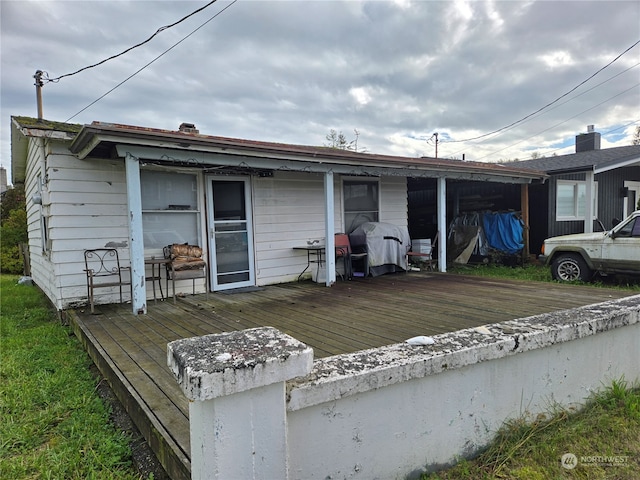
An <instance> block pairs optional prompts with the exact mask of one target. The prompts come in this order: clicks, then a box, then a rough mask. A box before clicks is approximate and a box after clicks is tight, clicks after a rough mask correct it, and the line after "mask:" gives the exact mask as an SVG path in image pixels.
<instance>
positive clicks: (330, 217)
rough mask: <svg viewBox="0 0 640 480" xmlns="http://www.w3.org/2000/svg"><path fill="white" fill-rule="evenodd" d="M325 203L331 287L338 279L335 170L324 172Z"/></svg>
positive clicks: (328, 269)
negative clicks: (334, 198)
mask: <svg viewBox="0 0 640 480" xmlns="http://www.w3.org/2000/svg"><path fill="white" fill-rule="evenodd" d="M324 205H325V212H326V217H325V220H324V222H325V223H324V226H325V228H324V230H325V243H324V244H325V259H326V267H327V268H326V278H327V280H326V285H327V287H330V286H331V285H332V284H334V283H335V281H336V247H335V245H336V243H335V242H336V239H335V236H334V235H335V225H334V224H335V204H334V201H333V172H331V171H329V172H326V173H325V174H324Z"/></svg>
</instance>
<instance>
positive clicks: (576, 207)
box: [555, 180, 598, 222]
mask: <svg viewBox="0 0 640 480" xmlns="http://www.w3.org/2000/svg"><path fill="white" fill-rule="evenodd" d="M560 186H572V187H573V214H572V215H560V212H559V211H558V205H559V203H560V202H558V194H559V192H560ZM581 186H584V188H585V191H586V186H587V182H586V181H584V180H558V181H557V183H556V192H555V202H556V212H555V213H556V221H558V222H571V221H584V220H585V215H584V213H582V214H581V215H580V214H579V212H580V208H581V207H582V210H583V211H584V210H585V205H582V206H581V205H580V203H581V202H580V193H579V189H580V187H581ZM593 186H594V188H593V217H592V220H595V219H596V218H597V217H598V213H597V212H598V182H593Z"/></svg>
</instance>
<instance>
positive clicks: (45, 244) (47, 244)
mask: <svg viewBox="0 0 640 480" xmlns="http://www.w3.org/2000/svg"><path fill="white" fill-rule="evenodd" d="M36 185H37V187H36V188H37V190H36V191H37V195H38V196H39V197H40V206H39V207H38V208H39V210H40V239H41V240H42V252H43V253H44V254H45V255H46V254H47V253H49V251H50V250H51V241H50V240H49V222H48V219H47V216H46V215H45V211H44V210H45V209H44V207H43V206H42V192H43V190H44V182H43V180H42V175H40V174H38V177H37V179H36Z"/></svg>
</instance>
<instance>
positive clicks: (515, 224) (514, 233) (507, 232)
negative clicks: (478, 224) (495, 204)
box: [482, 212, 524, 255]
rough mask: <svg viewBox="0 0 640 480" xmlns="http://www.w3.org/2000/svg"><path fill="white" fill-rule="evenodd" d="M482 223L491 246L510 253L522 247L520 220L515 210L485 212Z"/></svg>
mask: <svg viewBox="0 0 640 480" xmlns="http://www.w3.org/2000/svg"><path fill="white" fill-rule="evenodd" d="M482 224H483V227H484V234H485V237H486V238H487V242H488V243H489V246H490V247H491V248H495V249H496V250H500V251H502V252H507V253H509V254H512V255H513V254H514V253H517V252H518V251H520V250H522V249H523V248H524V242H523V240H522V230H523V227H522V221H521V220H520V219H519V218H518V216H517V214H516V213H515V212H507V213H485V214H483V215H482Z"/></svg>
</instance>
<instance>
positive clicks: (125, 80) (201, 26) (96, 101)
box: [65, 0, 238, 123]
mask: <svg viewBox="0 0 640 480" xmlns="http://www.w3.org/2000/svg"><path fill="white" fill-rule="evenodd" d="M237 1H238V0H233V1H232V2H231V3H230V4H229V5H227V6H226V7H224V8H223V9H222V10H220V11H219V12H217V13H216V14H215V15H213V16H212V17H210V18H209V19H208V20H207V21H206V22H204V23H202V24H201V25H200V26H199V27H197V28H196V29H195V30H193V31H191V33H189V34H188V35H186V36H184V37H183V38H182V39H180V40H178V41H177V42H176V43H174V44H173V45H172V46H170V47H169V48H167V49H166V50H165V51H164V52H162V53H161V54H160V55H158V56H157V57H155V58H154V59H153V60H151V61H150V62H149V63H147V64H145V65H143V66H142V67H140V68H139V69H138V70H136V71H135V72H134V73H132V74H131V75H129V76H128V77H127V78H125V79H124V80H122V81H121V82H120V83H118V84H117V85H116V86H115V87H113V88H111V89H110V90H108V91H107V92H105V93H104V94H102V95H101V96H99V97H98V98H96V99H95V100H94V101H93V102H91V103H90V104H89V105H87V106H86V107H84V108H83V109H82V110H80V111H78V112H76V113H75V114H73V115H72V116H71V117H69V118H67V119H66V120H65V123H66V122H68V121H69V120H72V119H73V118H75V117H77V116H78V115H80V114H81V113H82V112H84V111H85V110H87V109H88V108H90V107H92V106H93V105H95V104H96V103H98V102H99V101H100V100H102V99H103V98H104V97H106V96H107V95H109V94H110V93H112V92H113V91H114V90H116V89H117V88H119V87H121V86H122V85H124V84H125V83H126V82H128V81H129V80H131V79H132V78H133V77H135V76H136V75H138V74H139V73H140V72H142V71H143V70H144V69H146V68H147V67H148V66H149V65H151V64H153V63H154V62H156V61H157V60H159V59H160V58H161V57H163V56H164V55H166V54H167V53H169V52H170V51H171V50H173V49H174V48H175V47H177V46H178V45H180V44H181V43H182V42H184V41H185V40H187V39H188V38H189V37H191V36H192V35H193V34H195V33H196V32H197V31H198V30H200V29H201V28H203V27H204V26H205V25H207V24H208V23H209V22H211V21H212V20H214V19H215V18H216V17H217V16H218V15H221V14H222V13H224V12H225V11H226V10H227V9H228V8H230V7H231V6H233V5H234V4H235V3H236V2H237Z"/></svg>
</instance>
